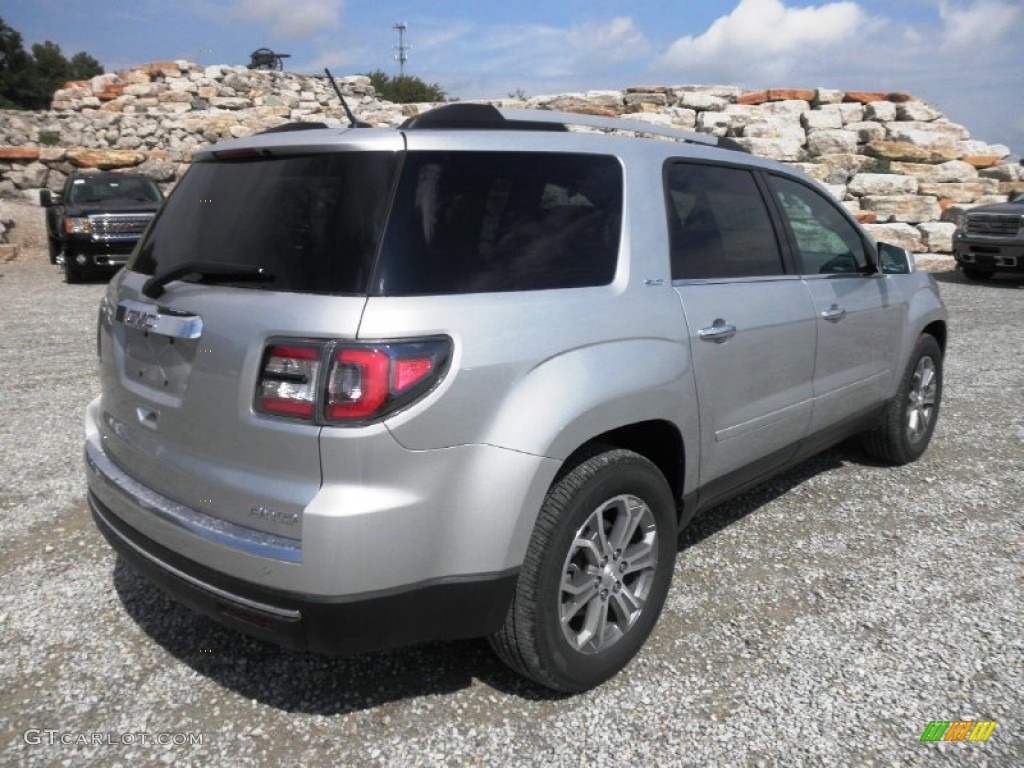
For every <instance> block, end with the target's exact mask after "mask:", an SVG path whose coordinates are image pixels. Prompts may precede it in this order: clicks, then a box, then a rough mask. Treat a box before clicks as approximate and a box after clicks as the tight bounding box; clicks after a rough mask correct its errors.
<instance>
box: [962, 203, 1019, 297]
mask: <svg viewBox="0 0 1024 768" xmlns="http://www.w3.org/2000/svg"><path fill="white" fill-rule="evenodd" d="M953 257H954V258H955V259H956V262H957V264H958V265H959V267H960V271H961V272H963V273H964V276H965V277H967V278H968V279H970V280H987V279H988V278H990V277H992V275H993V274H995V273H996V272H1015V273H1016V274H1018V275H1020V274H1024V193H1020V192H1019V193H1017V194H1016V195H1014V196H1013V197H1012V198H1011V199H1010V202H1008V203H997V204H996V205H983V206H979V207H978V208H972V209H971V210H969V211H968V212H967V214H966V215H965V216H963V217H962V220H961V221H960V222H959V225H958V227H957V230H956V233H955V234H954V235H953Z"/></svg>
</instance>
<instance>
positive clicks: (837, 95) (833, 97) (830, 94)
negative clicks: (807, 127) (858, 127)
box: [814, 88, 846, 106]
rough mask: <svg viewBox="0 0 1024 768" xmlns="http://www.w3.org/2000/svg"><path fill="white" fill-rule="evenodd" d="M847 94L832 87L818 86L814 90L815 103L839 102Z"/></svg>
mask: <svg viewBox="0 0 1024 768" xmlns="http://www.w3.org/2000/svg"><path fill="white" fill-rule="evenodd" d="M844 96H846V93H845V92H844V91H836V90H832V89H830V88H818V89H817V90H816V91H815V92H814V104H815V105H816V106H817V105H821V104H838V103H839V102H841V101H842V100H843V97H844Z"/></svg>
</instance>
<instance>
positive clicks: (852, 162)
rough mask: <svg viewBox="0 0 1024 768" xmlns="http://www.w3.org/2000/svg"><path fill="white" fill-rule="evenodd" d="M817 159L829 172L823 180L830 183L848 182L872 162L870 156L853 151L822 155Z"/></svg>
mask: <svg viewBox="0 0 1024 768" xmlns="http://www.w3.org/2000/svg"><path fill="white" fill-rule="evenodd" d="M815 160H816V161H817V162H818V163H820V164H821V165H822V166H824V167H825V168H826V169H827V174H826V176H825V178H824V179H822V181H826V182H828V183H829V184H846V183H848V182H849V181H850V179H852V178H853V176H854V175H855V174H857V173H859V172H860V170H861V169H862V168H863V167H864V166H865V165H867V164H868V163H869V162H871V161H870V159H869V158H867V157H864V156H863V155H857V154H853V153H852V152H846V153H839V154H830V155H820V156H819V157H817V158H815Z"/></svg>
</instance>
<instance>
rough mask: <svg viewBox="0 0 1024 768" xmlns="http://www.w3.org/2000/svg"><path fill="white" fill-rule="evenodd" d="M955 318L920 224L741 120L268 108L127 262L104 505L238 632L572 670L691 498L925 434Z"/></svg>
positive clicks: (214, 157) (580, 675) (585, 665)
mask: <svg viewBox="0 0 1024 768" xmlns="http://www.w3.org/2000/svg"><path fill="white" fill-rule="evenodd" d="M569 123H577V124H579V123H582V124H584V125H585V126H589V129H590V130H589V132H580V131H578V130H575V131H569V130H567V127H566V126H567V124H569ZM595 129H597V130H595ZM616 129H618V130H617V132H618V133H620V134H621V132H622V131H623V130H627V131H630V132H633V131H636V132H644V133H647V134H656V135H663V136H664V137H667V138H671V139H672V140H659V139H652V138H637V137H636V136H634V135H633V134H632V133H630V134H629V135H627V136H621V135H603V134H602V131H604V132H608V131H609V130H610V131H612V132H616ZM716 145H718V146H716ZM945 345H946V312H945V309H944V307H943V304H942V302H941V300H940V298H939V294H938V291H937V289H936V286H935V284H934V282H933V281H932V279H931V277H930V276H929V275H927V274H924V273H920V272H917V271H915V269H914V265H913V261H912V259H911V257H910V256H909V255H908V254H907V253H906V252H905V251H901V250H899V249H897V248H893V247H892V246H884V245H883V246H876V245H875V244H874V243H873V242H872V241H871V240H870V239H869V238H868V237H867V236H866V235H865V233H864V232H863V231H862V230H861V228H860V227H859V226H858V225H857V223H856V222H855V221H853V220H852V219H851V217H850V216H849V215H848V214H847V212H846V211H845V210H844V209H843V208H842V207H841V206H839V205H837V204H836V203H835V201H834V200H833V199H832V198H831V197H830V196H829V195H828V193H827V192H826V191H824V190H823V188H822V187H820V186H819V185H818V184H816V183H815V182H813V181H810V180H809V179H808V178H807V177H805V176H803V175H802V174H800V173H799V172H797V171H794V170H793V169H790V168H787V167H786V166H783V165H781V164H778V163H775V162H771V161H767V160H761V159H758V158H755V157H751V156H750V155H747V154H745V153H743V152H741V151H739V150H737V149H735V148H733V147H731V146H730V143H729V142H728V140H722V139H715V138H714V137H710V136H705V135H700V134H691V133H686V132H682V131H676V130H673V129H668V128H662V127H659V126H652V125H647V124H640V123H630V122H628V121H621V120H617V119H614V118H612V119H609V118H598V117H593V116H582V115H570V114H561V113H554V112H535V111H525V110H498V109H495V108H494V107H490V106H484V105H450V106H446V107H441V108H439V109H437V110H434V111H431V112H428V113H425V114H424V115H421V116H418V117H416V118H413V119H411V120H409V121H407V122H406V123H405V124H404V125H403V126H402V127H401V128H398V129H390V128H382V129H372V128H364V127H354V128H350V129H315V130H290V131H287V132H273V133H266V134H263V135H258V136H255V137H250V138H247V139H242V140H237V141H229V142H226V143H223V144H219V145H215V146H213V147H212V148H209V149H207V150H204V151H203V152H201V153H198V154H197V155H196V157H195V161H194V163H193V165H192V167H191V168H190V170H189V171H188V173H187V174H186V175H185V176H184V178H183V179H182V181H181V182H180V183H179V184H178V186H177V188H176V189H175V190H174V192H173V193H172V194H171V195H170V197H169V198H168V200H167V202H166V204H165V205H164V207H163V208H162V209H161V211H160V213H159V214H158V215H157V218H156V220H155V221H154V223H153V225H152V226H151V228H150V229H149V231H148V233H147V235H146V236H145V238H144V240H143V241H142V242H141V243H140V245H139V247H138V248H137V249H136V251H135V253H134V255H133V257H132V259H131V261H130V262H129V264H128V265H127V267H126V268H125V269H124V270H122V272H121V273H120V274H119V275H118V276H117V277H116V278H115V279H114V280H113V281H112V282H111V285H110V287H109V290H108V291H107V294H106V297H105V298H104V300H103V302H102V306H101V308H100V313H99V330H98V353H99V357H100V371H101V377H102V392H103V393H102V395H101V396H100V397H99V398H97V399H96V400H95V401H94V402H93V403H91V404H90V406H89V409H88V414H87V419H86V446H85V453H86V462H87V466H88V478H89V480H88V482H89V503H90V505H91V509H92V512H93V515H94V517H95V520H96V523H97V525H98V526H99V528H100V529H101V530H102V531H103V533H104V534H105V535H106V537H107V538H108V539H109V541H110V543H111V544H112V545H113V547H114V548H115V549H116V550H117V551H118V552H119V553H120V554H121V556H122V557H123V558H124V559H125V560H127V561H129V562H130V563H131V564H133V565H134V566H135V567H136V568H137V569H138V570H140V571H141V572H142V573H144V574H146V575H147V576H148V578H149V579H151V580H152V581H153V582H155V583H156V584H158V585H160V586H161V587H163V588H164V589H166V590H168V591H169V592H170V593H171V594H172V595H174V596H175V597H176V598H177V599H179V600H180V601H181V602H183V603H185V604H187V605H189V606H191V607H193V608H194V609H196V610H198V611H201V612H203V613H206V614H208V615H210V616H213V617H215V618H216V619H217V620H219V621H221V622H223V623H224V624H227V625H229V626H231V627H235V628H237V629H239V630H242V631H244V632H248V633H251V634H253V635H256V636H258V637H263V638H267V639H270V640H273V641H276V642H278V643H281V644H283V645H286V646H290V647H295V648H304V649H311V650H316V651H324V652H332V653H334V652H353V651H360V650H364V649H372V648H382V647H386V646H394V645H399V644H404V643H412V642H418V641H424V640H430V639H437V638H458V637H475V636H488V637H490V639H491V643H492V646H493V647H494V649H495V650H496V651H497V653H498V655H499V656H501V658H502V659H503V660H505V661H506V662H507V663H508V664H510V665H511V666H512V667H514V668H515V669H516V670H518V671H520V672H521V673H523V674H525V675H527V676H529V677H530V678H532V679H533V680H535V681H537V682H539V683H540V684H542V685H545V686H548V687H551V688H553V689H558V690H563V691H579V690H585V689H587V688H590V687H592V686H595V685H598V684H599V683H601V682H603V681H605V680H607V679H608V678H610V677H611V676H612V675H614V674H615V673H616V672H618V671H619V670H620V669H622V668H623V667H624V666H625V665H626V664H627V663H628V662H629V660H630V659H631V658H632V657H633V656H634V655H635V654H636V653H637V652H638V651H639V650H640V648H641V646H642V645H643V643H644V641H645V639H646V638H647V636H648V634H649V633H650V632H651V629H652V628H653V626H654V624H655V622H656V621H657V618H658V615H659V613H660V611H661V608H662V605H663V603H664V601H665V596H666V593H667V591H668V589H669V583H670V581H671V579H672V574H673V570H674V560H675V556H676V549H677V538H678V533H679V531H680V530H681V529H682V528H683V527H684V526H685V525H686V524H687V523H688V522H689V520H690V519H691V518H692V517H693V515H694V513H695V512H697V511H698V510H700V509H704V508H707V507H710V506H712V505H714V504H717V503H719V502H721V501H722V500H724V499H725V498H726V497H728V496H730V495H731V494H735V493H737V492H738V491H740V490H742V489H745V488H748V487H750V486H752V485H754V484H757V483H760V482H762V481H764V480H765V479H766V478H768V477H769V476H770V475H772V474H773V473H776V472H779V471H780V470H782V469H783V468H785V467H788V466H791V465H793V464H794V463H796V462H799V461H801V460H803V459H805V458H807V457H808V456H810V455H812V454H813V453H815V452H817V451H820V450H822V449H823V448H825V447H827V446H829V445H831V444H834V443H836V442H837V441H839V440H842V439H844V438H846V437H848V436H850V435H854V434H863V435H864V442H865V445H866V446H867V448H868V450H869V451H870V452H871V453H872V454H873V455H875V456H878V457H881V458H882V459H884V460H886V461H889V462H892V463H897V464H902V463H905V462H910V461H913V460H914V459H916V458H917V457H918V456H920V455H921V454H922V452H923V451H924V450H925V448H926V446H927V445H928V442H929V439H930V438H931V435H932V431H933V429H934V427H935V422H936V418H937V417H938V412H939V403H940V399H941V394H942V359H943V349H944V348H945Z"/></svg>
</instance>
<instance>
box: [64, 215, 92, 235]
mask: <svg viewBox="0 0 1024 768" xmlns="http://www.w3.org/2000/svg"><path fill="white" fill-rule="evenodd" d="M64 231H65V232H66V233H67V234H69V235H88V234H91V233H92V230H91V229H90V227H89V219H87V218H85V217H84V216H83V217H81V218H77V217H73V216H68V217H66V218H65V219H64Z"/></svg>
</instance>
